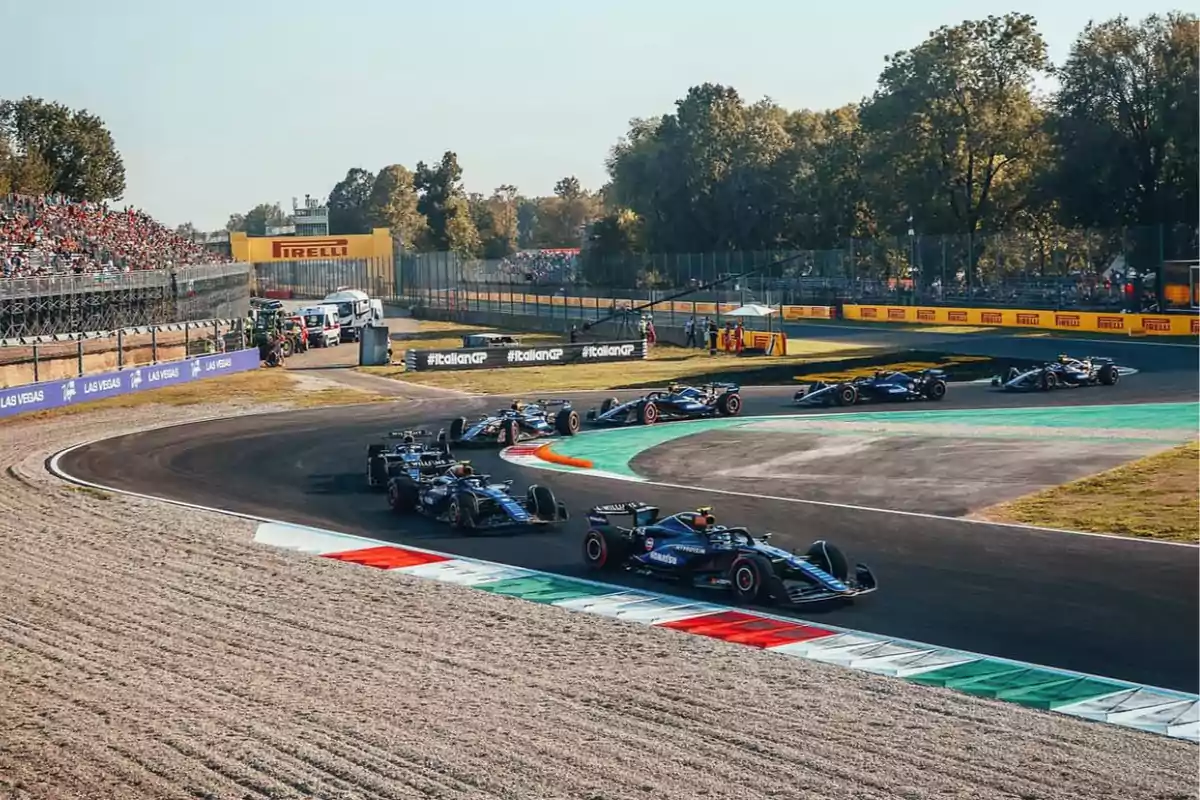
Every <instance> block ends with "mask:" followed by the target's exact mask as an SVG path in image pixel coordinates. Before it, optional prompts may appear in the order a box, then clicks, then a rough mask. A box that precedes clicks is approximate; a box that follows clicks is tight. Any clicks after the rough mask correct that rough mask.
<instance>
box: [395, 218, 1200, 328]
mask: <svg viewBox="0 0 1200 800" xmlns="http://www.w3.org/2000/svg"><path fill="white" fill-rule="evenodd" d="M395 262H396V278H395V286H396V287H397V290H398V291H399V293H400V295H401V296H400V297H399V298H397V299H402V300H405V301H407V302H410V303H413V304H416V305H430V306H439V305H444V303H445V297H446V296H447V295H448V294H450V293H453V292H456V291H461V292H474V293H477V294H478V293H503V294H506V295H509V296H511V295H512V293H514V292H523V293H525V294H529V295H542V296H551V295H560V296H563V297H578V298H588V297H601V298H610V299H617V300H628V301H630V302H632V303H634V304H638V303H645V302H650V301H653V300H657V299H660V298H662V297H665V296H668V295H671V294H677V293H679V292H682V291H688V290H692V289H698V287H702V286H707V285H709V284H712V283H714V282H716V281H718V280H721V279H723V278H730V277H732V276H737V275H741V274H743V273H746V272H748V271H752V270H758V272H757V273H756V274H754V275H750V276H748V277H746V278H741V279H737V280H730V281H729V282H727V283H725V284H723V285H721V286H719V287H717V288H715V289H711V290H704V291H695V292H693V293H692V294H689V295H688V299H691V300H695V301H699V302H714V303H734V302H736V303H739V304H743V303H760V304H763V305H771V306H779V305H797V306H802V305H822V306H823V305H837V304H839V303H842V302H861V303H881V304H890V305H915V304H921V305H946V306H970V307H984V308H986V307H1006V308H1014V307H1019V308H1044V309H1052V310H1053V309H1078V310H1089V309H1090V310H1096V311H1115V310H1122V309H1128V310H1137V309H1136V308H1129V306H1130V305H1131V304H1132V305H1134V306H1137V307H1139V308H1140V307H1142V306H1145V305H1157V306H1158V307H1159V308H1161V309H1164V310H1165V309H1194V308H1195V307H1196V306H1197V305H1200V303H1197V299H1198V296H1200V229H1197V228H1196V227H1194V226H1146V227H1138V228H1122V229H1113V230H1053V231H1040V232H1006V233H992V234H975V235H961V236H925V235H921V234H919V233H914V234H913V235H912V236H902V237H878V238H874V239H847V240H845V243H844V245H843V246H842V247H839V248H836V249H830V250H770V251H754V252H751V251H734V252H723V253H674V254H632V255H619V256H611V257H603V256H598V255H596V254H594V253H588V252H586V251H584V252H583V253H581V254H578V255H569V254H565V253H563V252H562V251H549V252H546V253H545V254H544V255H539V254H538V253H536V252H534V253H529V252H526V253H519V254H517V255H515V256H512V257H509V258H505V259H495V260H480V259H470V258H463V257H460V256H457V255H455V254H452V253H422V254H403V255H398V256H397V257H396V259H395ZM1127 285H1131V286H1132V288H1133V291H1132V292H1130V291H1129V290H1128V289H1127V288H1126V286H1127ZM496 310H502V309H496ZM513 310H514V311H516V309H513ZM531 313H540V312H539V311H538V310H534V311H533V312H531Z"/></svg>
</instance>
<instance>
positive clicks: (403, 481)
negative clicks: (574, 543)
mask: <svg viewBox="0 0 1200 800" xmlns="http://www.w3.org/2000/svg"><path fill="white" fill-rule="evenodd" d="M512 483H513V482H512V480H507V481H500V482H494V481H492V478H491V476H490V475H481V474H477V473H475V471H474V470H473V469H472V468H471V463H470V462H469V461H460V462H457V463H455V465H454V466H452V467H450V468H449V469H447V470H446V471H445V472H444V473H442V474H441V475H439V476H437V477H435V478H432V479H428V480H420V479H414V478H413V477H412V476H411V475H409V474H408V473H399V474H396V475H393V476H392V477H391V478H390V479H389V480H388V505H390V506H391V508H392V511H394V512H395V513H397V514H409V513H417V514H422V515H424V516H427V517H430V518H431V519H434V520H437V521H438V522H448V523H450V524H451V525H453V526H454V527H455V528H457V529H458V530H461V531H465V532H468V533H471V532H477V531H484V530H496V529H499V528H530V527H540V526H548V525H554V524H556V523H559V522H566V521H567V520H568V519H570V514H569V513H568V512H567V506H566V504H565V503H561V502H559V501H558V500H556V499H555V497H554V492H552V491H551V490H550V488H549V487H547V486H538V485H536V484H535V485H533V486H530V487H529V488H528V489H526V491H525V497H523V498H517V497H514V496H513V494H512Z"/></svg>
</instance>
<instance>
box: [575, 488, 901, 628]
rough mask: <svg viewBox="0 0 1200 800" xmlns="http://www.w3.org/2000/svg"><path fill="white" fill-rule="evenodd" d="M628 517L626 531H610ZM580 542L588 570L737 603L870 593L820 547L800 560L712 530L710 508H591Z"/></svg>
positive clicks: (865, 572) (736, 532) (746, 536)
mask: <svg viewBox="0 0 1200 800" xmlns="http://www.w3.org/2000/svg"><path fill="white" fill-rule="evenodd" d="M613 517H629V518H630V520H631V524H629V525H628V526H622V525H617V524H614V523H613V521H612V518H613ZM588 525H589V529H588V531H587V533H586V534H584V537H583V560H584V563H586V564H587V565H588V566H589V567H591V568H592V569H595V570H625V571H628V572H633V573H636V574H640V575H649V576H653V577H657V578H667V579H674V580H680V581H686V582H687V583H689V584H690V585H692V586H696V587H700V588H710V589H726V590H729V591H730V592H732V594H733V596H734V598H736V599H737V600H738V601H739V602H743V603H756V602H757V603H768V602H773V603H776V604H778V605H784V606H789V605H799V604H803V603H816V602H822V601H828V600H839V599H850V598H854V597H858V596H859V595H863V594H867V593H869V592H873V591H875V589H876V586H877V584H876V581H875V575H874V574H873V573H872V572H871V570H870V569H869V568H868V567H867V566H865V565H863V564H856V565H855V566H854V572H853V574H851V571H850V566H849V563H848V562H847V561H846V557H845V556H844V555H842V552H841V551H840V550H838V549H837V548H836V547H834V546H833V545H831V544H829V543H828V542H825V541H816V542H813V544H812V546H811V547H809V548H808V552H807V553H805V554H804V555H797V554H795V553H792V552H789V551H787V550H783V549H781V548H778V547H774V546H773V545H771V544H769V539H770V537H771V534H769V533H768V534H763V535H761V536H757V537H756V536H753V535H751V534H750V532H749V531H747V530H746V529H745V528H741V527H734V528H729V527H725V526H724V525H717V524H716V520H715V519H714V518H713V516H712V509H710V508H701V509H698V510H697V511H684V512H681V513H679V514H672V515H671V516H669V517H666V518H662V519H660V518H659V510H658V509H657V508H655V507H654V506H649V505H644V504H642V503H618V504H615V505H602V506H596V507H594V508H592V509H591V510H590V511H589V512H588Z"/></svg>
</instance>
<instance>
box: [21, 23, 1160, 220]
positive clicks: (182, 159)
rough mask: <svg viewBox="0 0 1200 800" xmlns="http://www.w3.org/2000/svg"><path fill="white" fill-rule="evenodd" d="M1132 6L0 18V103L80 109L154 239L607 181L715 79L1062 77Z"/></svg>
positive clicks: (739, 82)
mask: <svg viewBox="0 0 1200 800" xmlns="http://www.w3.org/2000/svg"><path fill="white" fill-rule="evenodd" d="M1179 5H1182V4H1172V5H1169V6H1156V5H1152V4H1150V3H1148V2H1145V0H1124V2H1118V1H1117V0H1091V2H1088V3H1081V2H1076V1H1075V0H1062V2H1042V3H1038V2H1034V1H1033V0H1021V1H1020V2H1017V3H1016V4H1010V3H1004V2H998V1H997V0H976V1H975V2H973V3H969V4H968V3H959V2H952V0H908V1H907V2H895V1H894V0H893V2H885V0H859V2H821V3H814V2H809V3H806V2H803V1H802V0H736V2H730V1H727V2H722V3H718V2H713V1H712V0H641V2H634V0H608V2H600V3H587V2H581V1H580V2H572V1H571V0H559V1H558V2H551V0H509V2H484V1H483V0H457V2H447V3H445V4H443V5H442V6H439V5H438V4H437V3H436V2H423V3H414V2H410V1H409V0H392V2H388V0H348V1H347V2H340V3H339V2H329V1H328V0H326V2H312V1H311V0H296V1H295V2H283V1H282V0H242V2H232V0H208V2H204V3H192V2H183V0H163V1H162V2H154V0H105V1H104V2H95V0H54V1H53V2H44V3H37V2H31V1H30V0H0V31H4V34H5V35H4V38H3V42H2V43H0V53H2V54H3V62H4V66H3V68H0V97H5V98H16V97H21V96H24V95H27V94H31V95H34V96H37V97H43V98H46V99H50V100H58V101H60V102H63V103H66V104H67V105H69V106H72V107H84V108H87V109H89V110H90V111H92V112H94V113H96V114H98V115H100V116H101V117H102V118H103V119H104V120H105V121H106V122H107V123H108V126H109V128H110V130H111V131H112V133H113V136H114V137H115V138H116V142H117V146H118V148H119V149H120V150H121V153H122V155H123V156H124V159H125V167H126V179H127V190H126V193H125V202H128V203H132V204H134V205H137V206H139V207H142V208H145V209H146V210H148V211H149V212H150V213H152V214H154V215H155V216H157V217H158V218H159V219H161V220H162V221H164V222H167V223H169V224H172V225H175V224H179V223H182V222H186V221H191V222H193V223H195V224H196V226H197V227H199V228H202V229H214V228H219V227H221V226H222V225H224V223H225V220H226V219H227V218H228V216H229V214H230V213H232V212H235V211H237V212H240V211H245V210H247V209H249V208H251V207H253V206H254V205H255V204H257V203H259V202H277V201H278V202H280V203H282V204H283V206H284V207H285V208H290V206H291V198H292V197H300V198H303V196H304V194H305V193H306V192H307V193H310V194H313V195H317V196H321V197H324V196H325V195H327V194H328V192H329V189H330V188H331V187H332V186H333V184H334V183H335V182H337V181H338V180H339V179H340V178H341V177H342V176H343V175H345V172H346V170H347V169H349V168H350V167H353V166H361V167H365V168H367V169H371V170H373V171H374V170H377V169H378V168H379V167H382V166H385V165H387V164H392V163H402V164H406V165H408V166H410V167H412V166H414V165H415V164H416V162H417V161H420V160H425V161H427V162H431V161H436V160H437V159H438V158H439V157H440V156H441V154H442V152H443V151H445V150H448V149H449V150H454V151H455V152H457V153H458V156H459V163H460V164H461V165H462V166H463V171H464V180H465V183H466V185H467V188H468V189H469V190H470V191H480V192H488V191H490V190H491V189H492V188H493V187H495V186H497V185H500V184H502V183H511V184H514V185H516V186H517V187H518V188H519V189H521V191H522V192H524V193H526V194H547V193H549V192H550V189H551V187H552V186H553V185H554V182H555V181H556V180H557V179H558V178H560V177H562V176H564V175H572V174H573V175H576V176H578V178H579V179H580V181H582V182H583V184H584V186H586V187H589V188H599V186H600V185H601V184H602V183H603V182H604V178H605V175H604V158H605V155H606V154H607V152H608V149H609V147H611V146H612V144H613V143H614V142H615V141H616V139H617V138H618V137H619V136H621V135H622V134H623V133H624V132H625V130H626V127H627V122H628V120H629V119H630V118H632V117H638V116H653V115H658V114H662V113H665V112H667V111H669V110H670V109H671V108H672V104H673V102H674V101H675V100H676V99H678V98H679V97H682V96H683V94H684V93H685V92H686V91H687V89H688V87H689V86H692V85H695V84H698V83H703V82H705V81H712V82H717V83H724V84H727V85H731V86H733V87H735V88H736V89H737V90H738V91H739V92H740V93H741V94H742V96H743V97H745V98H747V99H750V100H754V99H759V98H761V97H763V96H770V97H771V98H772V99H774V100H776V101H777V102H779V103H781V104H783V105H784V106H786V107H788V108H805V107H807V108H829V107H835V106H838V105H841V104H843V103H846V102H851V101H855V100H858V99H860V98H861V97H863V96H864V95H867V94H869V93H870V92H871V91H872V89H873V88H874V85H875V80H876V78H877V77H878V75H879V72H880V70H881V68H882V66H883V57H884V55H885V54H888V53H893V52H895V51H897V50H902V49H906V48H908V47H911V46H913V45H915V44H917V43H919V42H920V41H921V40H922V39H923V38H924V37H925V35H926V34H928V33H929V32H930V31H931V30H933V29H935V28H937V27H938V26H940V25H943V24H954V23H958V22H961V21H962V20H963V19H966V18H979V17H984V16H987V15H988V14H1003V13H1005V12H1007V11H1024V12H1028V13H1031V14H1034V15H1035V16H1036V17H1037V18H1038V20H1039V23H1040V28H1041V30H1042V33H1043V35H1045V36H1046V38H1047V40H1048V41H1049V43H1050V47H1051V55H1052V57H1053V58H1054V59H1055V61H1056V62H1061V60H1062V59H1063V57H1064V56H1065V55H1066V53H1067V52H1068V50H1069V48H1070V44H1071V42H1072V40H1073V39H1074V37H1075V36H1076V34H1077V33H1078V32H1079V30H1080V29H1082V27H1083V26H1084V25H1085V24H1086V23H1087V21H1088V20H1089V19H1097V20H1101V19H1107V18H1109V17H1112V16H1116V15H1118V14H1122V13H1124V14H1126V15H1128V16H1130V17H1133V18H1139V19H1140V18H1141V17H1144V16H1146V15H1148V14H1150V13H1154V12H1165V11H1168V10H1170V9H1171V8H1173V7H1178V6H1179Z"/></svg>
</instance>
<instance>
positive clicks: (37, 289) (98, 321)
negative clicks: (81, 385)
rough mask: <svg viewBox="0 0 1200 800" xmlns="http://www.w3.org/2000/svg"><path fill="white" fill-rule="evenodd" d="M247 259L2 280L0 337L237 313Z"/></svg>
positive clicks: (241, 309) (243, 297) (245, 294)
mask: <svg viewBox="0 0 1200 800" xmlns="http://www.w3.org/2000/svg"><path fill="white" fill-rule="evenodd" d="M250 276H251V268H250V265H248V264H213V265H207V266H194V267H180V268H178V269H174V270H145V271H139V272H128V273H85V274H80V275H53V276H44V277H31V278H8V279H2V280H0V338H4V339H14V338H22V337H31V336H44V335H55V334H68V333H73V332H75V331H91V330H116V329H118V328H127V327H134V326H144V325H162V324H166V323H171V322H187V321H192V320H201V319H211V318H216V317H239V316H242V315H244V314H245V313H246V311H247V309H248V308H249V303H250Z"/></svg>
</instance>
